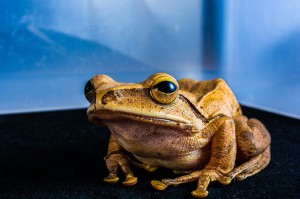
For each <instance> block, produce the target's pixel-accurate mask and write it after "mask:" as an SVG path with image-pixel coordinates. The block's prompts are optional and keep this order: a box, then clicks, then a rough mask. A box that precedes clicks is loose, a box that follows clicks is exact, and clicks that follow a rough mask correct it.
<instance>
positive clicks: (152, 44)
mask: <svg viewBox="0 0 300 199" xmlns="http://www.w3.org/2000/svg"><path fill="white" fill-rule="evenodd" d="M299 10H300V2H299V1H297V0H289V1H285V0H265V1H259V0H252V1H247V0H232V1H223V0H219V1H216V0H203V1H196V0H186V1H180V0H172V1H171V0H165V1H158V0H143V1H141V0H123V1H117V0H112V1H109V2H108V1H104V0H102V1H99V0H77V1H59V0H52V1H47V0H44V1H38V0H22V1H21V0H16V1H8V0H2V1H1V2H0V24H1V25H0V102H1V103H0V114H6V113H20V112H28V111H44V110H58V109H73V108H82V107H87V106H88V102H87V101H86V100H85V97H84V95H83V87H84V85H85V82H86V81H87V80H89V79H90V78H91V77H92V76H93V75H95V74H99V73H104V74H108V75H110V76H112V77H113V78H114V79H115V80H117V81H124V82H139V81H143V80H144V79H145V78H147V77H148V76H149V75H151V74H152V73H155V72H161V71H162V72H168V73H171V74H172V75H174V76H175V77H176V78H181V77H190V78H195V79H199V80H205V79H211V78H215V77H222V78H224V79H225V80H226V81H227V83H228V84H229V85H230V87H231V88H232V90H233V91H234V93H235V94H236V96H237V98H238V100H239V101H240V102H241V103H242V104H244V105H248V106H251V107H256V108H260V109H263V110H270V111H272V112H276V113H281V114H284V115H289V116H293V117H296V118H300V103H299V102H298V101H299V99H300V92H299V91H300V76H299V75H300V68H299V67H300V12H299Z"/></svg>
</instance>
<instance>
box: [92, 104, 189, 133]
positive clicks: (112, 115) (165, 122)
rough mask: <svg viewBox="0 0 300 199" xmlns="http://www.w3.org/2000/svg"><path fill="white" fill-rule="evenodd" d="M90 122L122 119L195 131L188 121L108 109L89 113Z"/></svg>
mask: <svg viewBox="0 0 300 199" xmlns="http://www.w3.org/2000/svg"><path fill="white" fill-rule="evenodd" d="M88 115H89V120H90V121H91V122H95V123H96V124H97V123H100V124H101V123H102V121H105V120H121V119H129V120H134V121H139V122H144V123H151V124H156V125H160V126H168V127H174V128H178V129H182V130H185V131H187V132H191V131H193V129H192V128H193V125H192V124H190V123H188V122H186V121H179V120H176V119H173V118H159V117H153V116H149V115H141V114H134V113H129V112H124V111H115V110H108V109H101V110H98V111H96V110H89V111H88Z"/></svg>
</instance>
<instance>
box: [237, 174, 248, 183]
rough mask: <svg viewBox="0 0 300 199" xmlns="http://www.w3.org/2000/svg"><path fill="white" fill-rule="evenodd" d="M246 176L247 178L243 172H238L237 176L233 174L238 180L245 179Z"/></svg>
mask: <svg viewBox="0 0 300 199" xmlns="http://www.w3.org/2000/svg"><path fill="white" fill-rule="evenodd" d="M246 178H247V176H246V174H245V173H240V174H238V175H237V176H235V179H236V180H238V181H242V180H245V179H246Z"/></svg>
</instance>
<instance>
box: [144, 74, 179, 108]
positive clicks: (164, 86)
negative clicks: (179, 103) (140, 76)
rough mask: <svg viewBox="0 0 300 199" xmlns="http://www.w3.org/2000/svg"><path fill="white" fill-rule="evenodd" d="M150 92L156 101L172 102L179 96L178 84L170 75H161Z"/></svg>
mask: <svg viewBox="0 0 300 199" xmlns="http://www.w3.org/2000/svg"><path fill="white" fill-rule="evenodd" d="M150 94H151V97H152V98H153V99H154V100H155V101H157V102H159V103H161V104H170V103H172V102H173V101H174V100H175V99H176V98H177V95H178V84H177V82H176V80H175V79H174V78H172V77H170V76H160V77H158V78H157V79H155V80H154V81H153V83H152V85H151V90H150Z"/></svg>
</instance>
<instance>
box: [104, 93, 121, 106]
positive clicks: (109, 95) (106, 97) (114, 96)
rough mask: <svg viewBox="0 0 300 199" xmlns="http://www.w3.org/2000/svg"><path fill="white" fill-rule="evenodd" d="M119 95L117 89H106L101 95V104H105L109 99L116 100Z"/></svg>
mask: <svg viewBox="0 0 300 199" xmlns="http://www.w3.org/2000/svg"><path fill="white" fill-rule="evenodd" d="M119 97H120V95H119V93H118V92H117V91H108V92H107V93H105V94H104V95H103V97H102V100H101V102H102V104H107V103H108V102H111V101H116V100H117V99H118V98H119Z"/></svg>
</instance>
